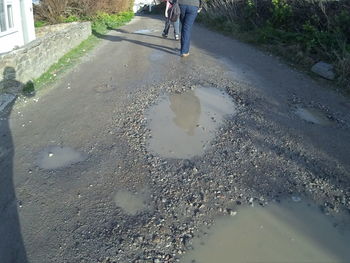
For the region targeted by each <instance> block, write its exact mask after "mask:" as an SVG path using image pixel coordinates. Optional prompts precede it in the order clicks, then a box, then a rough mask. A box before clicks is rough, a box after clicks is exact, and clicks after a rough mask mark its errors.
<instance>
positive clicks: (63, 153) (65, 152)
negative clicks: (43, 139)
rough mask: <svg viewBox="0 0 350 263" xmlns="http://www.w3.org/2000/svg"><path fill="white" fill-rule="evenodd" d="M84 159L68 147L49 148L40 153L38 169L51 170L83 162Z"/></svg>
mask: <svg viewBox="0 0 350 263" xmlns="http://www.w3.org/2000/svg"><path fill="white" fill-rule="evenodd" d="M84 159H85V157H84V156H83V155H82V154H81V153H79V152H77V151H75V150H74V149H72V148H70V147H60V146H50V147H47V148H46V149H44V150H43V151H41V152H40V153H39V155H38V158H37V163H38V165H39V167H40V168H42V169H45V170H53V169H57V168H63V167H67V166H69V165H72V164H75V163H78V162H82V161H84Z"/></svg>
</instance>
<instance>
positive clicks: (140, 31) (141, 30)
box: [134, 29, 154, 34]
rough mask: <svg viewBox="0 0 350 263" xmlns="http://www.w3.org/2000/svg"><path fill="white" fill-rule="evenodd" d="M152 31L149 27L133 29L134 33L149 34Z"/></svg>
mask: <svg viewBox="0 0 350 263" xmlns="http://www.w3.org/2000/svg"><path fill="white" fill-rule="evenodd" d="M152 32H154V30H151V29H139V30H136V31H134V33H135V34H149V33H152Z"/></svg>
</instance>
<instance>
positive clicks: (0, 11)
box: [0, 0, 6, 32]
mask: <svg viewBox="0 0 350 263" xmlns="http://www.w3.org/2000/svg"><path fill="white" fill-rule="evenodd" d="M4 6H5V4H4V0H0V32H4V31H6V17H5V9H4Z"/></svg>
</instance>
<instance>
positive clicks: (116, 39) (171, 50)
mask: <svg viewBox="0 0 350 263" xmlns="http://www.w3.org/2000/svg"><path fill="white" fill-rule="evenodd" d="M116 31H117V32H120V33H123V34H125V33H128V34H131V35H140V36H152V35H145V34H136V33H129V32H127V31H124V30H120V29H119V30H116ZM93 34H94V35H95V36H96V37H98V38H101V39H105V40H109V41H112V42H122V41H127V42H130V43H133V44H136V45H140V46H144V47H147V48H151V49H156V50H159V51H162V52H165V53H168V54H171V55H178V52H177V51H176V50H174V48H172V47H167V46H162V45H157V44H152V43H149V42H143V41H139V40H135V39H129V38H125V37H120V36H116V35H109V34H100V33H97V32H93ZM152 37H157V36H152ZM157 38H160V37H157Z"/></svg>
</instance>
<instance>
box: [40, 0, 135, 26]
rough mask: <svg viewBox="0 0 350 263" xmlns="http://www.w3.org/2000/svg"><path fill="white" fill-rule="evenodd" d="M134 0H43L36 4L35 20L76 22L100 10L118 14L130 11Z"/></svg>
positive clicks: (53, 22)
mask: <svg viewBox="0 0 350 263" xmlns="http://www.w3.org/2000/svg"><path fill="white" fill-rule="evenodd" d="M132 3H133V0H41V1H40V4H39V5H34V15H35V20H36V21H38V20H41V21H45V22H47V23H49V24H56V23H63V22H74V21H77V20H79V19H81V18H86V17H92V16H96V15H97V14H98V13H99V12H102V13H109V14H116V13H120V12H125V11H130V10H131V8H132Z"/></svg>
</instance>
